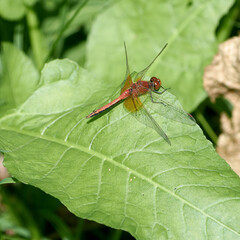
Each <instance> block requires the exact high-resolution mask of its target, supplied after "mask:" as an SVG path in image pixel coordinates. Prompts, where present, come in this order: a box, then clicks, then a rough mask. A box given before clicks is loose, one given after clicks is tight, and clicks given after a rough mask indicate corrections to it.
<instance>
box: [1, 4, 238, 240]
mask: <svg viewBox="0 0 240 240" xmlns="http://www.w3.org/2000/svg"><path fill="white" fill-rule="evenodd" d="M16 7H17V8H18V9H19V11H16V10H15V9H16ZM237 7H238V2H235V3H234V1H233V0H231V1H225V0H219V1H213V0H212V1H209V0H197V1H189V0H188V1H187V0H186V1H182V0H181V1H180V0H174V1H163V0H162V1H158V0H154V1H151V2H147V1H140V0H135V1H126V0H122V1H113V0H109V1H105V2H104V3H102V1H96V0H92V1H91V0H90V1H88V2H86V1H81V2H78V1H73V0H72V1H60V0H59V1H55V2H50V1H37V0H35V1H30V0H28V1H27V0H25V1H24V0H19V1H9V0H2V1H0V17H1V19H0V33H1V67H0V77H1V78H0V150H1V151H2V152H3V153H4V165H5V166H6V167H7V169H8V171H9V172H10V173H11V175H12V176H13V177H14V178H16V179H17V180H18V181H20V182H22V183H25V184H29V185H32V186H35V187H37V188H39V189H41V190H43V191H44V192H46V193H48V194H50V195H51V196H53V197H55V198H56V199H58V200H60V201H61V202H62V203H63V204H64V205H65V206H66V207H67V208H68V209H69V210H70V211H71V212H72V213H74V214H75V215H76V216H78V217H80V218H83V219H88V220H93V221H96V222H98V223H102V224H104V225H107V226H110V227H112V228H115V229H121V230H125V231H127V232H129V233H130V234H131V235H132V236H133V237H134V238H136V239H240V232H239V216H240V215H239V209H240V208H239V195H240V188H239V178H238V176H237V175H236V174H235V173H233V172H232V170H231V169H230V167H229V166H228V165H227V164H226V162H225V161H224V160H222V159H221V158H220V157H219V156H218V155H217V153H216V152H215V150H214V148H213V145H212V144H211V143H210V141H208V140H207V139H206V137H205V136H204V134H203V132H202V130H201V128H200V127H199V126H198V125H195V126H190V125H186V124H182V123H179V122H176V121H174V120H173V119H168V118H165V117H164V114H161V113H163V112H164V111H163V110H162V108H161V106H160V107H157V108H156V109H155V111H154V112H153V113H152V114H153V116H154V118H155V119H156V120H157V122H158V123H160V124H161V126H162V127H163V129H164V131H166V132H167V134H168V136H169V137H170V139H171V142H172V146H169V145H168V144H167V143H166V142H164V140H163V139H161V138H160V137H159V136H158V135H157V133H155V132H154V131H153V130H152V129H151V128H146V127H145V126H144V125H142V124H140V123H139V122H136V120H135V118H133V117H131V116H130V115H129V113H128V112H126V111H125V110H124V109H123V106H122V105H118V106H117V107H115V108H114V109H112V110H111V111H109V112H108V113H107V114H104V115H102V116H101V117H99V118H97V119H96V120H94V121H93V120H90V121H88V120H86V119H85V116H86V115H87V114H89V113H90V112H91V111H92V110H93V109H96V108H97V107H98V106H99V105H101V104H99V103H104V102H106V101H108V100H109V98H111V94H112V92H113V91H114V90H115V89H116V87H118V86H120V84H121V82H122V81H123V79H124V75H125V56H124V48H123V42H124V41H125V42H126V44H127V47H128V55H129V64H130V68H131V70H132V71H133V70H135V71H140V70H142V69H143V68H144V67H146V66H147V64H149V62H150V61H151V60H152V59H153V57H154V56H155V55H156V54H157V53H158V52H159V51H160V49H161V47H162V46H163V45H164V44H165V43H166V42H168V43H169V45H168V47H167V49H166V50H165V52H164V53H163V54H162V55H161V57H160V58H159V59H158V60H157V61H156V62H155V63H154V65H153V66H152V67H151V69H150V70H149V72H148V74H147V75H148V76H152V75H154V76H159V77H160V78H161V79H162V81H163V85H164V87H170V88H171V90H170V92H171V93H170V92H169V93H167V94H166V98H167V100H168V101H169V102H171V103H172V104H173V105H175V106H178V107H181V106H180V103H181V104H182V106H183V108H184V109H185V110H187V111H189V112H192V111H194V110H195V115H196V117H197V116H198V115H199V114H203V112H200V110H199V109H202V108H199V106H200V105H201V104H203V103H204V101H205V99H206V97H207V96H206V93H205V91H204V89H203V87H202V75H203V71H204V67H205V66H206V65H207V64H209V63H210V61H211V59H212V57H213V55H214V53H215V52H216V50H217V46H218V43H219V41H221V40H223V39H225V38H227V37H229V35H230V33H231V31H232V29H233V27H234V26H233V24H231V23H232V22H234V21H236V19H237V17H238V10H237ZM230 8H231V9H230ZM223 16H224V18H223ZM172 93H173V94H174V95H175V96H176V97H177V98H176V97H175V96H174V95H172ZM177 99H178V100H179V101H180V103H179V102H178V100H177ZM202 111H203V110H202ZM197 120H198V118H197ZM202 127H203V129H204V128H205V126H204V125H202ZM204 130H206V129H204ZM210 137H211V136H210ZM7 182H11V180H9V181H8V180H5V181H4V182H3V184H4V183H7ZM17 188H19V186H15V188H14V187H12V188H11V187H9V186H8V185H2V187H1V195H2V196H3V197H2V198H3V204H4V206H7V210H4V211H2V213H1V215H0V228H1V229H2V236H3V237H5V238H11V237H10V236H9V234H8V233H7V232H6V230H9V229H12V230H13V232H14V234H13V236H12V238H14V237H21V238H23V239H27V238H32V239H41V238H43V237H47V238H49V239H52V238H58V237H61V238H66V239H80V237H81V238H83V239H84V238H86V239H89V238H96V239H102V238H103V239H106V238H109V239H121V238H122V239H131V236H130V235H127V234H126V233H122V232H120V231H113V230H112V231H110V230H109V231H110V232H107V233H105V232H104V231H102V230H101V229H100V230H99V227H93V228H91V226H92V225H91V224H92V223H89V222H85V223H84V222H83V220H81V221H80V220H77V218H75V217H74V216H72V215H70V218H72V219H74V223H72V224H69V223H68V222H66V221H64V220H63V219H61V217H60V216H59V215H60V214H59V212H56V211H57V209H61V207H60V205H59V203H56V202H55V200H53V199H51V198H50V197H46V196H45V195H41V194H43V193H39V192H37V196H38V197H39V199H43V200H42V201H40V203H39V205H38V206H37V207H36V203H34V201H33V202H31V204H33V205H34V206H35V208H38V209H40V210H41V211H40V210H39V211H35V210H34V211H33V212H31V211H32V209H31V207H29V204H28V205H27V206H26V204H27V203H28V201H29V200H27V201H26V199H25V197H23V196H22V195H21V194H20V197H19V192H21V191H19V190H18V189H17ZM20 188H24V186H21V187H20ZM26 191H29V192H30V196H33V195H34V193H33V192H34V191H37V190H33V189H30V190H23V191H22V192H26ZM12 196H13V198H16V197H19V200H18V201H16V202H17V204H16V206H18V207H17V209H14V207H13V206H14V205H15V203H14V202H13V201H12V200H9V199H11V198H12ZM44 199H45V200H44ZM44 201H46V206H44V207H43V205H44V204H43V202H44ZM52 201H53V204H51V202H52ZM31 204H30V205H31ZM67 214H70V213H67ZM67 214H65V219H66V215H67ZM21 215H23V217H20V216H21ZM36 216H37V217H38V219H39V221H37V220H35V219H34V218H35V217H36ZM67 216H68V215H67ZM24 222H25V223H27V224H24ZM49 222H50V223H51V225H52V226H53V228H54V229H55V230H54V231H53V230H51V229H50V230H49V229H46V226H47V223H49ZM83 223H84V226H85V227H84V226H83ZM89 226H90V229H91V231H88V230H86V229H87V227H89ZM94 226H95V225H94ZM89 232H90V233H89Z"/></svg>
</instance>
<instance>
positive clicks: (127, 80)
mask: <svg viewBox="0 0 240 240" xmlns="http://www.w3.org/2000/svg"><path fill="white" fill-rule="evenodd" d="M124 49H125V56H126V75H125V79H124V81H123V83H122V86H121V93H123V92H124V91H125V90H127V89H128V88H129V87H130V86H131V85H132V84H133V81H132V77H131V74H130V69H129V64H128V55H127V47H126V44H125V42H124Z"/></svg>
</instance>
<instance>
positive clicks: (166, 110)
mask: <svg viewBox="0 0 240 240" xmlns="http://www.w3.org/2000/svg"><path fill="white" fill-rule="evenodd" d="M140 99H141V101H142V102H143V104H144V105H145V107H146V108H150V109H151V110H152V111H154V112H156V113H158V114H160V115H162V116H163V117H165V118H168V119H171V120H174V121H177V122H181V123H184V124H188V125H195V124H196V121H195V119H194V118H193V117H192V116H191V114H189V113H187V112H185V111H184V110H183V108H182V106H181V105H180V103H179V102H178V101H177V98H176V97H175V96H174V95H172V94H171V93H169V92H167V91H165V92H164V93H162V94H158V93H155V92H152V91H149V93H148V94H146V95H145V96H142V97H140ZM166 99H167V100H166Z"/></svg>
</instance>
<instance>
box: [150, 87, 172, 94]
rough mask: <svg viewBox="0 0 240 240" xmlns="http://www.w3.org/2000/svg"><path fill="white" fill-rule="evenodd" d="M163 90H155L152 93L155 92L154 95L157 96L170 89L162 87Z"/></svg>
mask: <svg viewBox="0 0 240 240" xmlns="http://www.w3.org/2000/svg"><path fill="white" fill-rule="evenodd" d="M161 87H162V86H161ZM162 88H163V91H156V90H153V92H155V93H157V94H163V93H164V92H166V91H167V90H168V89H170V88H164V87H162Z"/></svg>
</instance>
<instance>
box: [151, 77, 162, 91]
mask: <svg viewBox="0 0 240 240" xmlns="http://www.w3.org/2000/svg"><path fill="white" fill-rule="evenodd" d="M150 82H151V84H152V87H153V88H154V90H156V91H158V90H159V88H160V87H161V85H162V82H161V80H160V79H159V78H156V77H151V79H150Z"/></svg>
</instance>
